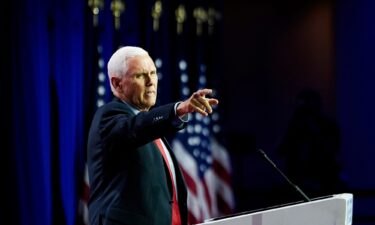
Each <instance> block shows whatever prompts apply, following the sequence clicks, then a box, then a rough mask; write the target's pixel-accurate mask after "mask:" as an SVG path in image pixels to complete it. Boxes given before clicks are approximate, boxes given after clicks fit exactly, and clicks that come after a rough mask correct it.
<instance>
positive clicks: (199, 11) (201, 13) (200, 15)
mask: <svg viewBox="0 0 375 225" xmlns="http://www.w3.org/2000/svg"><path fill="white" fill-rule="evenodd" d="M193 16H194V18H195V21H196V23H197V36H201V35H202V32H203V23H204V22H206V21H207V12H206V10H204V9H203V8H202V7H197V8H195V9H194V11H193Z"/></svg>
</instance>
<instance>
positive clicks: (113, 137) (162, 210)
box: [87, 46, 218, 225]
mask: <svg viewBox="0 0 375 225" xmlns="http://www.w3.org/2000/svg"><path fill="white" fill-rule="evenodd" d="M108 75H109V79H110V84H111V89H112V92H113V94H114V96H115V97H114V99H113V100H112V101H111V102H109V103H107V104H106V105H104V106H102V107H100V108H99V109H98V110H97V112H96V114H95V116H94V118H93V121H92V124H91V128H90V132H89V138H88V158H87V162H88V167H89V181H90V200H89V217H90V224H91V225H99V224H104V225H110V224H111V225H112V224H128V225H151V224H154V225H186V224H187V204H186V201H187V189H186V186H185V182H184V178H183V176H182V174H181V171H180V169H179V166H178V163H177V160H176V158H175V156H174V154H173V152H172V151H171V149H170V147H169V145H168V143H167V142H166V140H165V139H164V138H163V137H164V136H166V135H169V134H173V133H175V132H177V131H178V130H181V129H183V128H184V127H185V126H186V123H187V122H188V114H189V113H192V112H198V113H200V114H202V115H204V116H207V115H208V114H209V113H212V107H211V106H212V105H215V104H218V101H217V100H216V99H213V98H207V97H206V95H209V94H210V93H211V92H212V91H211V90H210V89H202V90H198V91H197V92H195V93H194V94H193V95H192V96H191V97H190V98H189V99H187V100H185V101H181V102H176V103H171V104H167V105H163V106H159V107H154V108H152V109H151V107H152V106H154V105H155V102H156V97H157V96H156V95H157V84H158V78H157V72H156V67H155V64H154V62H153V60H152V59H151V57H150V56H149V55H148V53H147V52H146V51H145V50H144V49H142V48H139V47H131V46H127V47H122V48H120V49H119V50H117V51H116V52H115V53H114V54H113V55H112V57H111V59H110V60H109V62H108Z"/></svg>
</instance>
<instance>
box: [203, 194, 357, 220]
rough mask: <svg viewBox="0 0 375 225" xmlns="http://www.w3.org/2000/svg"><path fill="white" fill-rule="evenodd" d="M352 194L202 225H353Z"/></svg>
mask: <svg viewBox="0 0 375 225" xmlns="http://www.w3.org/2000/svg"><path fill="white" fill-rule="evenodd" d="M352 215H353V195H352V194H350V193H343V194H336V195H332V196H327V197H322V198H317V199H312V200H311V201H309V202H301V203H293V204H289V205H283V206H276V207H272V208H269V209H264V210H259V211H256V212H247V213H240V214H234V215H231V216H227V217H221V218H213V219H209V220H206V221H205V222H204V223H201V225H351V224H352Z"/></svg>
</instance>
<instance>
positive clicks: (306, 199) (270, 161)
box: [257, 149, 311, 202]
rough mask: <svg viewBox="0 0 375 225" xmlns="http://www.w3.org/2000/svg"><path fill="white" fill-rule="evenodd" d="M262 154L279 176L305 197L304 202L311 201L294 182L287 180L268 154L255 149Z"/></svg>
mask: <svg viewBox="0 0 375 225" xmlns="http://www.w3.org/2000/svg"><path fill="white" fill-rule="evenodd" d="M257 151H258V152H259V153H260V154H261V155H262V156H263V158H265V159H266V160H267V161H268V162H269V163H270V164H271V165H272V166H273V168H275V169H276V170H277V172H278V173H280V174H281V176H282V177H283V178H284V179H285V180H286V181H287V182H288V183H289V184H290V185H291V186H292V187H293V188H294V189H295V190H296V191H297V192H298V193H299V194H300V195H302V197H303V198H304V199H305V201H306V202H309V201H311V199H310V198H309V197H307V195H306V194H305V193H304V192H303V191H302V190H301V189H300V188H299V187H298V186H297V185H296V184H294V183H293V182H291V181H290V180H289V178H288V177H287V176H286V175H285V174H284V173H283V172H282V171H281V170H280V169H279V168H278V167H277V166H276V164H275V163H274V162H273V161H272V160H271V159H270V158H268V156H267V155H266V153H265V152H264V151H263V150H262V149H258V150H257Z"/></svg>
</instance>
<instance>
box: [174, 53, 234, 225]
mask: <svg viewBox="0 0 375 225" xmlns="http://www.w3.org/2000/svg"><path fill="white" fill-rule="evenodd" d="M178 66H179V70H180V81H181V96H182V98H183V99H186V98H188V97H189V96H190V94H191V93H190V89H189V85H188V79H189V76H188V73H187V71H188V70H187V67H188V64H187V62H186V61H185V60H183V59H181V60H180V61H179V65H178ZM204 87H206V65H205V64H203V63H200V64H199V84H198V89H200V88H204ZM214 111H215V109H214ZM190 119H191V120H190V121H189V124H188V126H187V128H186V129H184V130H182V131H180V132H179V133H178V134H177V135H176V137H175V138H174V140H173V141H172V146H173V151H174V153H175V155H176V157H177V159H178V161H179V163H180V167H181V169H182V172H183V174H184V177H185V181H186V183H187V186H188V211H189V224H195V223H200V222H203V221H204V220H206V219H209V218H213V217H218V216H223V215H228V214H230V213H232V212H233V210H234V196H233V192H232V188H231V184H230V174H231V165H230V158H229V155H228V153H227V151H226V149H225V148H224V147H223V146H222V145H220V144H219V142H218V141H217V140H216V139H215V133H217V132H219V131H220V126H219V123H218V121H219V114H218V113H217V112H214V113H213V114H212V116H207V117H203V116H202V115H200V114H198V113H196V114H192V118H190Z"/></svg>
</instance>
